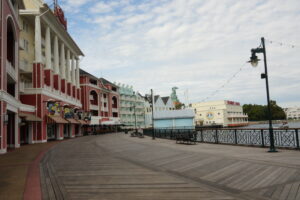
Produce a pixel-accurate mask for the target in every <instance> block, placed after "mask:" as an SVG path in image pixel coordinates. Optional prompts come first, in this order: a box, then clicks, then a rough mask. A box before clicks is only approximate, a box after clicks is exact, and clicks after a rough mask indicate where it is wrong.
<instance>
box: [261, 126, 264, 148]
mask: <svg viewBox="0 0 300 200" xmlns="http://www.w3.org/2000/svg"><path fill="white" fill-rule="evenodd" d="M260 135H261V146H262V147H264V146H265V139H264V130H263V129H260Z"/></svg>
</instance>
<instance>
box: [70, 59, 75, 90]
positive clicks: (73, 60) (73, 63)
mask: <svg viewBox="0 0 300 200" xmlns="http://www.w3.org/2000/svg"><path fill="white" fill-rule="evenodd" d="M71 73H72V84H73V85H76V81H75V57H74V55H72V71H71Z"/></svg>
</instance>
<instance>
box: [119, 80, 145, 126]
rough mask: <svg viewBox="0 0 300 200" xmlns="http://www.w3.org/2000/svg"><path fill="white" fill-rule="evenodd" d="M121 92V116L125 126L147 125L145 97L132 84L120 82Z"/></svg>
mask: <svg viewBox="0 0 300 200" xmlns="http://www.w3.org/2000/svg"><path fill="white" fill-rule="evenodd" d="M118 86H119V88H120V89H119V93H120V117H121V123H122V124H124V125H125V126H124V128H126V129H132V128H144V127H145V98H144V97H143V96H141V95H140V94H139V93H138V92H135V91H133V88H132V86H128V85H127V86H125V85H124V84H120V83H119V84H118Z"/></svg>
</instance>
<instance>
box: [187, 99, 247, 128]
mask: <svg viewBox="0 0 300 200" xmlns="http://www.w3.org/2000/svg"><path fill="white" fill-rule="evenodd" d="M191 107H192V108H193V109H195V112H196V118H195V121H196V125H198V126H211V125H222V126H224V127H234V126H245V125H247V124H248V115H246V114H244V113H243V107H242V106H241V105H240V103H238V102H234V101H226V100H222V101H210V102H200V103H192V104H191Z"/></svg>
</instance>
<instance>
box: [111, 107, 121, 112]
mask: <svg viewBox="0 0 300 200" xmlns="http://www.w3.org/2000/svg"><path fill="white" fill-rule="evenodd" d="M111 111H112V112H119V109H118V108H112V109H111Z"/></svg>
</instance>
